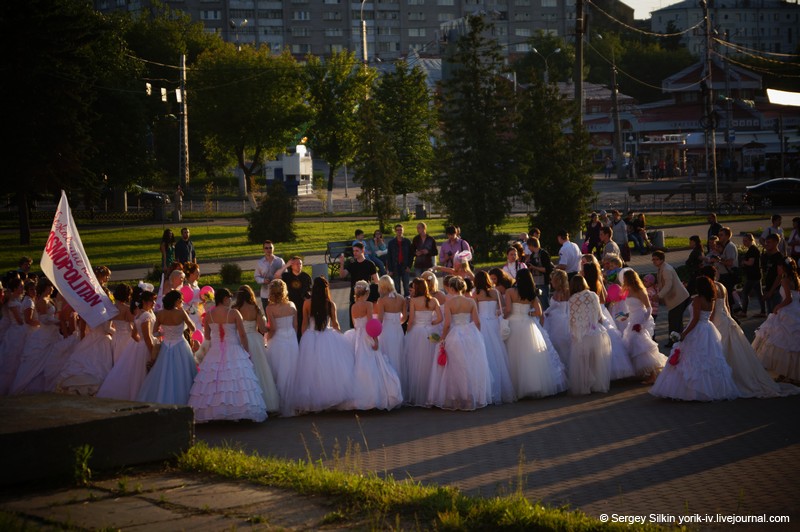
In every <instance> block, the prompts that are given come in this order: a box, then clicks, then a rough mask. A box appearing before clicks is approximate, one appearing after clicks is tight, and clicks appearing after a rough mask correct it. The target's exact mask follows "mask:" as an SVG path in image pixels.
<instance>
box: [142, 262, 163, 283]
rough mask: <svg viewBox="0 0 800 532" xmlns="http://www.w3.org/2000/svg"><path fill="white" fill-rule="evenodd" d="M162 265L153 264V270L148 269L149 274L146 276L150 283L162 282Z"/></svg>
mask: <svg viewBox="0 0 800 532" xmlns="http://www.w3.org/2000/svg"><path fill="white" fill-rule="evenodd" d="M161 273H162V272H161V265H160V264H153V269H152V270H147V275H146V276H145V278H144V279H145V281H147V282H150V283H160V282H161Z"/></svg>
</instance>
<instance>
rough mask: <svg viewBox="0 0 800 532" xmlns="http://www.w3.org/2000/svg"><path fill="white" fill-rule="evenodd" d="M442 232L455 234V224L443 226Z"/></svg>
mask: <svg viewBox="0 0 800 532" xmlns="http://www.w3.org/2000/svg"><path fill="white" fill-rule="evenodd" d="M444 234H446V235H455V234H457V233H456V226H455V225H448V226H447V227H445V228H444Z"/></svg>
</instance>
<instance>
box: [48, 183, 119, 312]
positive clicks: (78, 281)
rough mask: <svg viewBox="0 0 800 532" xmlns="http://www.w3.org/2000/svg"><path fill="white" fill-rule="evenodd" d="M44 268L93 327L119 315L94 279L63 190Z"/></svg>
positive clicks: (63, 294) (76, 309)
mask: <svg viewBox="0 0 800 532" xmlns="http://www.w3.org/2000/svg"><path fill="white" fill-rule="evenodd" d="M41 267H42V272H44V274H45V275H46V276H47V278H48V279H50V281H52V282H53V284H54V285H55V286H56V288H57V289H58V291H59V293H60V294H61V295H62V296H63V297H64V299H65V300H66V301H67V302H68V303H69V304H70V305H72V308H74V309H75V311H76V312H77V313H78V315H80V317H81V318H83V320H84V321H85V322H86V323H88V324H89V325H90V326H92V327H97V326H98V325H100V324H101V323H103V322H104V321H107V320H110V319H111V318H113V317H114V316H116V315H117V313H118V312H119V311H118V310H117V308H116V307H115V306H114V303H112V302H111V299H109V297H108V296H107V295H106V293H105V292H104V291H103V288H102V287H101V286H100V283H99V282H98V281H97V277H95V275H94V271H93V270H92V265H91V264H89V258H88V257H87V256H86V252H85V251H84V250H83V244H82V243H81V237H80V235H79V234H78V228H77V227H76V226H75V221H74V220H73V219H72V211H70V209H69V203H68V202H67V194H66V193H65V192H64V191H63V190H62V191H61V201H59V202H58V208H57V209H56V215H55V217H54V218H53V227H52V228H51V229H50V235H49V236H48V237H47V243H46V244H45V246H44V253H42V262H41Z"/></svg>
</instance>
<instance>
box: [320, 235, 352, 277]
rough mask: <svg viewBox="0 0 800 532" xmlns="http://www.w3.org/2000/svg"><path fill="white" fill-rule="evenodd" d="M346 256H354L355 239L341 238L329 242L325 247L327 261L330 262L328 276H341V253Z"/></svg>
mask: <svg viewBox="0 0 800 532" xmlns="http://www.w3.org/2000/svg"><path fill="white" fill-rule="evenodd" d="M342 254H344V256H345V258H347V257H352V256H353V241H352V240H339V241H336V242H328V244H327V246H326V248H325V262H326V263H327V264H328V278H330V279H335V278H336V277H338V276H339V255H342Z"/></svg>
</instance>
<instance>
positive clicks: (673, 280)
mask: <svg viewBox="0 0 800 532" xmlns="http://www.w3.org/2000/svg"><path fill="white" fill-rule="evenodd" d="M666 258H667V257H666V255H664V252H663V251H654V252H653V257H652V260H653V265H654V266H655V267H656V268H658V297H659V299H661V300H662V301H663V302H664V304H665V305H666V307H667V310H668V312H667V319H668V320H669V325H668V327H669V332H670V333H672V332H677V333H681V332H683V313H684V311H685V310H686V307H688V306H689V303H691V301H692V298H691V297H689V292H688V291H687V290H686V288H685V287H684V286H683V283H682V282H681V280H680V277H678V273H677V272H676V271H675V268H673V267H672V266H671V265H669V264H667V261H666ZM673 343H674V342H673V341H672V339H671V338H670V340H669V341H668V342H667V347H672V344H673Z"/></svg>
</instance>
